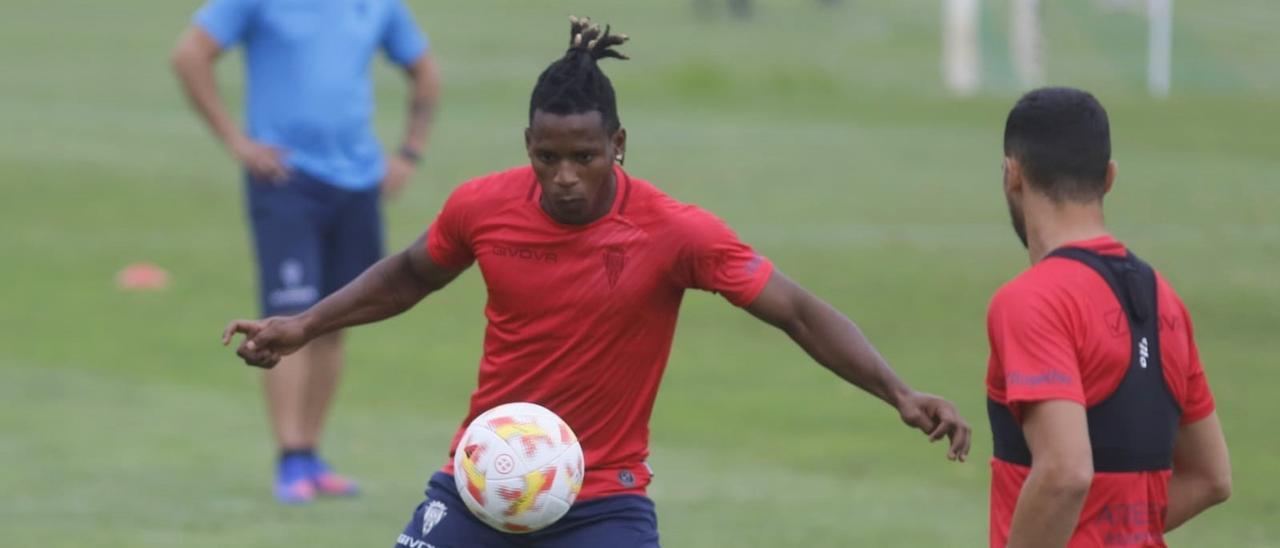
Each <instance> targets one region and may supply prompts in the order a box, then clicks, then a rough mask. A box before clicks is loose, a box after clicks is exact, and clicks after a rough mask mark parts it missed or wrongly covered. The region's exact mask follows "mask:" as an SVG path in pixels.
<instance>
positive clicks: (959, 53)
mask: <svg viewBox="0 0 1280 548" xmlns="http://www.w3.org/2000/svg"><path fill="white" fill-rule="evenodd" d="M981 6H982V4H981V0H943V1H942V78H943V80H945V82H946V85H947V89H948V90H950V91H951V92H952V93H954V94H956V95H959V96H962V97H968V96H971V95H973V94H975V93H977V92H978V89H979V88H980V87H981V86H982V62H981V59H982V55H981V52H982V48H981V44H980V42H979V40H978V30H979V29H978V27H979V21H980V17H981Z"/></svg>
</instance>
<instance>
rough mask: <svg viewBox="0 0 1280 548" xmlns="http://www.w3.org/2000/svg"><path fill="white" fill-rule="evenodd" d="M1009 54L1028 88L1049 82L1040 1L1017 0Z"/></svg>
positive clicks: (1025, 86) (1019, 79)
mask: <svg viewBox="0 0 1280 548" xmlns="http://www.w3.org/2000/svg"><path fill="white" fill-rule="evenodd" d="M1009 26H1010V27H1011V28H1010V32H1009V53H1010V54H1011V55H1012V56H1013V71H1014V73H1016V74H1017V76H1018V83H1019V84H1021V85H1022V87H1023V88H1024V89H1025V88H1033V87H1036V86H1040V85H1043V84H1044V82H1045V66H1044V65H1045V60H1044V57H1045V54H1044V35H1043V32H1042V31H1041V30H1040V0H1013V5H1012V6H1011V10H1010V13H1009Z"/></svg>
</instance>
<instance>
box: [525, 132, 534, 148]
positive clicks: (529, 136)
mask: <svg viewBox="0 0 1280 548" xmlns="http://www.w3.org/2000/svg"><path fill="white" fill-rule="evenodd" d="M532 146H533V128H531V127H527V128H524V150H525V151H526V152H531V151H530V150H529V148H530V147H532Z"/></svg>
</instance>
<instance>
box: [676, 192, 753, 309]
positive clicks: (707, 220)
mask: <svg viewBox="0 0 1280 548" xmlns="http://www.w3.org/2000/svg"><path fill="white" fill-rule="evenodd" d="M684 220H685V221H687V222H686V223H682V224H683V230H684V233H683V234H682V235H681V237H682V239H684V240H685V242H684V248H683V249H684V252H683V253H682V254H681V257H680V260H681V265H680V267H679V268H678V270H679V272H677V278H678V279H679V283H680V285H681V286H682V287H686V288H691V289H701V290H704V291H710V292H713V293H719V294H720V295H722V296H724V298H725V299H727V300H728V301H729V302H730V303H733V304H734V305H735V306H739V307H745V306H749V305H750V304H751V303H752V302H754V301H755V300H756V297H758V296H759V295H760V292H761V291H763V290H764V286H765V284H766V283H768V282H769V276H771V275H772V274H773V263H772V262H770V261H769V259H767V258H765V257H764V256H762V255H760V254H759V253H757V252H756V251H755V250H754V249H752V248H751V246H749V245H747V244H745V243H743V242H742V241H741V240H739V239H738V235H737V234H735V233H734V232H733V230H732V229H730V228H729V225H727V224H725V222H724V221H722V220H720V219H719V218H717V217H716V216H714V215H712V214H710V213H708V212H706V211H704V210H702V209H699V208H696V207H693V206H689V210H688V211H687V212H686V216H685V219H684Z"/></svg>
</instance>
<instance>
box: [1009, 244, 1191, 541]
mask: <svg viewBox="0 0 1280 548" xmlns="http://www.w3.org/2000/svg"><path fill="white" fill-rule="evenodd" d="M1067 246H1068V247H1079V248H1084V249H1087V250H1091V251H1093V252H1095V253H1099V254H1103V255H1114V256H1124V255H1125V253H1126V251H1125V248H1124V246H1123V245H1122V244H1120V242H1118V241H1116V240H1115V239H1114V238H1112V237H1110V236H1103V237H1099V238H1095V239H1091V240H1085V241H1080V242H1073V243H1070V244H1067ZM1156 293H1157V297H1156V298H1157V309H1158V311H1159V314H1160V357H1161V359H1162V362H1161V364H1162V367H1163V369H1164V376H1165V382H1166V383H1168V386H1169V390H1170V392H1171V393H1172V394H1173V396H1174V398H1175V399H1176V400H1177V403H1178V405H1179V407H1180V408H1181V409H1182V419H1181V420H1182V424H1184V425H1185V424H1189V423H1192V422H1195V421H1198V420H1200V419H1203V418H1205V417H1206V416H1208V415H1209V414H1210V413H1212V412H1213V409H1214V406H1213V396H1212V394H1211V393H1210V392H1209V385H1208V383H1207V382H1206V381H1205V376H1204V369H1203V368H1202V367H1201V364H1200V356H1199V353H1198V352H1197V351H1196V343H1195V337H1194V336H1193V333H1192V327H1191V316H1190V315H1189V314H1188V313H1187V309H1186V307H1185V306H1183V304H1182V300H1181V299H1179V298H1178V295H1177V294H1176V293H1174V291H1173V288H1172V287H1170V286H1169V284H1168V282H1166V281H1165V280H1164V278H1163V277H1161V276H1160V274H1159V273H1158V272H1157V273H1156ZM987 337H988V339H989V341H990V344H991V356H990V359H989V361H988V364H987V395H988V396H989V397H990V398H991V399H992V400H994V401H995V402H996V403H1000V404H1005V405H1007V406H1008V407H1009V408H1010V409H1011V410H1012V411H1013V413H1014V416H1015V417H1017V418H1019V419H1020V418H1021V415H1020V411H1021V409H1020V404H1025V403H1030V402H1037V401H1045V400H1070V401H1074V402H1079V403H1080V404H1082V405H1084V406H1086V407H1090V406H1093V405H1095V404H1098V403H1100V402H1102V401H1103V400H1105V399H1106V398H1107V397H1108V396H1110V395H1111V394H1112V393H1113V392H1114V391H1115V390H1116V387H1118V386H1119V385H1120V381H1121V380H1122V379H1123V378H1124V375H1125V372H1126V371H1127V370H1128V368H1129V363H1130V361H1129V358H1130V355H1129V354H1130V352H1131V341H1130V337H1129V323H1128V321H1127V319H1126V317H1125V313H1124V309H1123V308H1121V305H1120V302H1119V300H1117V299H1116V297H1115V294H1114V293H1112V291H1111V288H1110V287H1109V286H1108V285H1107V282H1106V281H1104V280H1103V279H1102V277H1101V276H1100V275H1098V273H1097V272H1094V271H1093V270H1092V269H1090V268H1089V267H1088V266H1086V265H1084V264H1082V263H1080V262H1078V261H1075V260H1071V259H1066V258H1061V257H1049V258H1046V259H1045V260H1042V261H1040V262H1039V263H1036V264H1035V265H1034V266H1032V267H1031V268H1030V269H1028V270H1026V271H1025V272H1023V273H1022V274H1021V275H1019V276H1018V277H1016V278H1014V279H1013V280H1012V281H1010V282H1009V283H1007V284H1005V285H1004V287H1001V288H1000V290H999V291H998V292H997V293H996V295H995V297H994V298H993V299H992V301H991V306H990V309H989V311H988V313H987ZM1030 472H1031V469H1030V468H1027V467H1025V466H1019V465H1016V464H1013V463H1009V462H1005V461H1002V460H1000V459H996V458H993V459H991V537H990V541H991V546H998V547H1003V546H1004V545H1005V544H1006V543H1007V541H1008V537H1009V527H1010V525H1011V524H1012V522H1013V511H1014V507H1015V506H1016V505H1017V502H1018V494H1019V493H1020V492H1021V491H1022V484H1023V482H1025V481H1026V479H1027V475H1028V474H1029V473H1030ZM1169 475H1170V473H1169V471H1167V470H1166V471H1158V472H1133V473H1104V472H1099V473H1095V474H1094V477H1093V484H1092V485H1091V486H1090V488H1089V495H1088V498H1086V499H1085V504H1084V509H1083V510H1082V511H1081V513H1080V521H1079V523H1078V524H1077V525H1076V530H1075V532H1074V533H1073V534H1072V536H1071V541H1070V542H1069V543H1068V546H1069V547H1070V548H1084V547H1094V546H1165V544H1164V516H1165V509H1166V507H1167V506H1168V484H1169Z"/></svg>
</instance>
